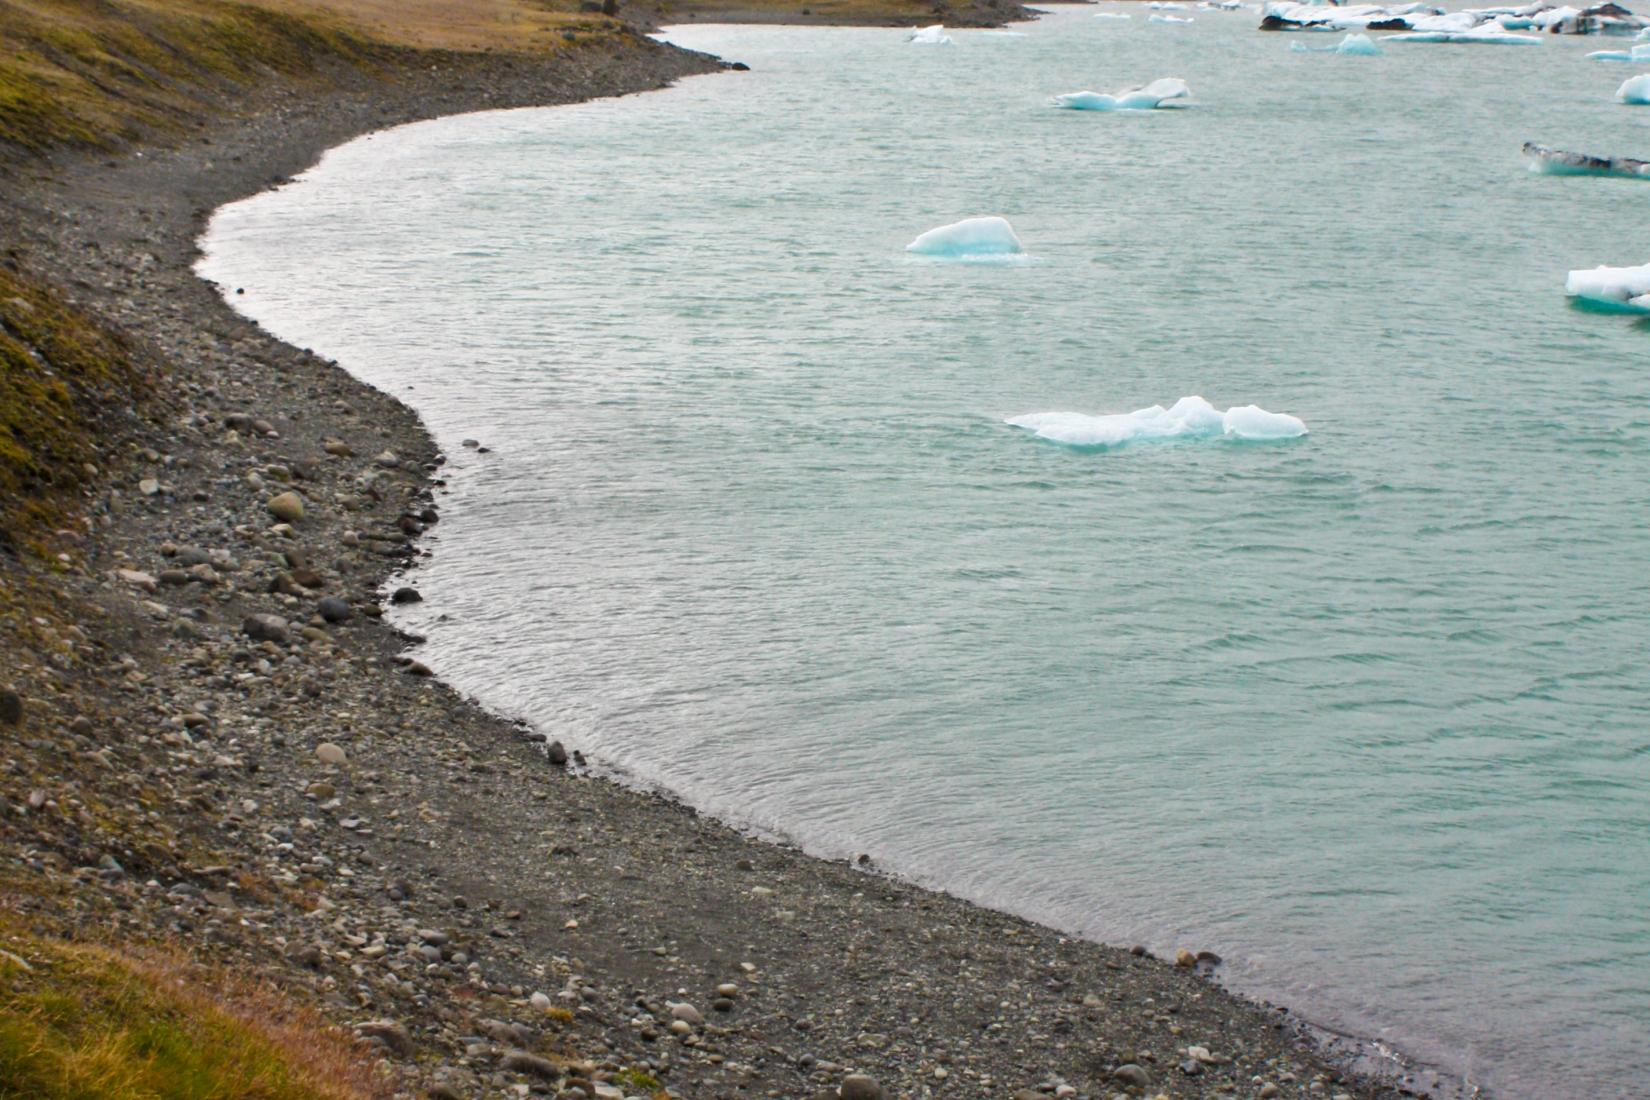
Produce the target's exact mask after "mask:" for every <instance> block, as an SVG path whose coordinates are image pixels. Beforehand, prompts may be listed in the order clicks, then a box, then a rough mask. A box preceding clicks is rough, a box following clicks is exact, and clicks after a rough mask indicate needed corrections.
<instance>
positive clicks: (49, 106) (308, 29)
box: [0, 0, 621, 151]
mask: <svg viewBox="0 0 1650 1100" xmlns="http://www.w3.org/2000/svg"><path fill="white" fill-rule="evenodd" d="M582 7H583V0H0V145H11V146H13V147H16V148H21V149H25V150H36V151H38V150H43V149H48V148H51V147H54V146H59V145H90V146H98V147H106V146H112V145H116V144H120V143H122V142H126V141H132V140H136V139H138V138H140V137H143V136H146V135H153V134H163V133H166V132H168V131H172V132H176V131H178V130H181V129H184V128H186V127H187V126H189V125H190V124H192V123H194V122H197V121H200V120H201V119H204V118H206V117H208V116H210V115H213V114H216V113H218V112H220V111H221V110H222V107H223V100H224V99H225V97H226V96H227V95H230V94H232V93H234V92H235V91H237V90H239V89H244V88H246V87H249V86H251V85H253V84H255V83H257V82H258V81H260V80H262V79H265V78H267V77H268V76H269V75H271V74H278V75H281V76H285V77H288V78H296V79H301V78H304V77H307V76H310V75H313V74H316V73H318V72H323V71H325V70H327V69H328V68H329V67H330V66H336V65H345V66H352V67H358V68H371V67H373V66H374V65H375V64H378V63H380V62H383V61H385V60H387V59H389V58H391V57H393V56H396V55H399V54H403V53H404V52H405V51H406V50H408V49H420V50H442V51H449V52H465V51H495V52H497V51H503V52H514V53H538V54H544V53H548V52H552V51H556V50H560V49H562V48H564V47H565V45H566V43H567V39H566V35H567V34H568V33H571V32H572V31H574V30H577V31H578V34H577V35H576V37H578V38H580V39H583V40H588V39H589V38H591V37H593V36H598V35H606V34H612V33H616V32H618V31H620V30H621V25H620V24H619V23H618V22H617V21H615V20H612V19H608V18H606V17H604V16H602V15H601V14H599V13H596V14H592V13H588V12H583V11H581V10H580V9H581V8H582Z"/></svg>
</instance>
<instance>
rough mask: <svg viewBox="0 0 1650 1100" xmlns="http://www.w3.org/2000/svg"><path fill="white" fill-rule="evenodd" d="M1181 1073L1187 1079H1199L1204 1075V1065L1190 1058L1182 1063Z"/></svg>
mask: <svg viewBox="0 0 1650 1100" xmlns="http://www.w3.org/2000/svg"><path fill="white" fill-rule="evenodd" d="M1180 1072H1181V1073H1184V1074H1185V1075H1186V1076H1187V1077H1197V1076H1199V1075H1201V1074H1202V1073H1203V1063H1202V1062H1199V1061H1198V1060H1197V1059H1196V1058H1188V1059H1186V1060H1185V1061H1184V1062H1182V1063H1180Z"/></svg>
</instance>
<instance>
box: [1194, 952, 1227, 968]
mask: <svg viewBox="0 0 1650 1100" xmlns="http://www.w3.org/2000/svg"><path fill="white" fill-rule="evenodd" d="M1197 961H1198V963H1199V964H1200V965H1202V966H1219V965H1220V964H1221V962H1222V961H1223V960H1222V959H1221V957H1220V956H1219V955H1217V954H1215V953H1214V952H1213V951H1199V952H1198V953H1197Z"/></svg>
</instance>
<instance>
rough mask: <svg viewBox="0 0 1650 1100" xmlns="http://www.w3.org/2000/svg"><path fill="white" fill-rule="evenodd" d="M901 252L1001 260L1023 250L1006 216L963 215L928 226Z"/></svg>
mask: <svg viewBox="0 0 1650 1100" xmlns="http://www.w3.org/2000/svg"><path fill="white" fill-rule="evenodd" d="M905 251H907V252H915V253H916V254H917V255H919V256H931V257H933V258H935V259H940V260H1002V259H1009V258H1012V257H1014V256H1018V255H1020V254H1021V253H1023V252H1025V246H1024V245H1022V244H1021V243H1020V238H1019V237H1017V236H1015V234H1014V227H1013V226H1011V225H1009V224H1008V220H1007V219H1006V218H998V217H986V218H964V219H963V220H962V221H960V222H952V223H951V224H950V225H942V226H940V227H938V228H937V229H930V230H929V231H928V232H926V233H924V234H922V236H920V237H918V238H917V239H916V240H914V241H912V242H911V243H910V244H908V245H906V246H905Z"/></svg>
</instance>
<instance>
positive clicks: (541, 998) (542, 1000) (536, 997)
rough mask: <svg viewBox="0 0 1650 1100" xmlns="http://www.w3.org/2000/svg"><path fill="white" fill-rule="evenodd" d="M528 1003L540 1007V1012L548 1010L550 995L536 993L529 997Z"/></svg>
mask: <svg viewBox="0 0 1650 1100" xmlns="http://www.w3.org/2000/svg"><path fill="white" fill-rule="evenodd" d="M527 1003H528V1004H530V1005H532V1006H533V1007H534V1008H536V1009H538V1010H539V1011H540V1012H547V1011H549V1009H550V1003H551V1002H550V998H549V996H547V995H546V994H543V993H535V994H533V995H532V996H531V997H529V998H528V999H527Z"/></svg>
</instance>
